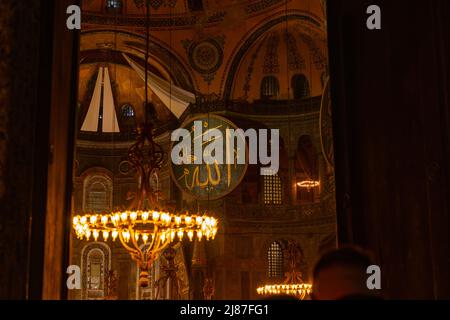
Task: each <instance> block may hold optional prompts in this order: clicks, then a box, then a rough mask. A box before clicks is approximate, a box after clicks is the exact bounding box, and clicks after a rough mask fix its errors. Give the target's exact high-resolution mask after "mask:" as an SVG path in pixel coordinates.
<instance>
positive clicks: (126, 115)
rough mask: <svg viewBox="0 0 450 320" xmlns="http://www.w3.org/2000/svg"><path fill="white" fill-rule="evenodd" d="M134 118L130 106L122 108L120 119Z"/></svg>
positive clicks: (132, 109)
mask: <svg viewBox="0 0 450 320" xmlns="http://www.w3.org/2000/svg"><path fill="white" fill-rule="evenodd" d="M134 116H135V113H134V108H133V106H132V105H131V104H126V105H124V106H123V107H122V117H124V118H133V117H134Z"/></svg>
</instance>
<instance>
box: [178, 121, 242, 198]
mask: <svg viewBox="0 0 450 320" xmlns="http://www.w3.org/2000/svg"><path fill="white" fill-rule="evenodd" d="M181 128H182V129H186V130H187V131H186V132H189V135H187V136H183V137H180V140H178V141H175V142H172V145H171V150H172V151H171V158H172V159H171V161H170V165H169V167H170V173H171V176H172V179H173V181H174V182H175V184H176V185H177V186H178V188H180V189H181V190H182V191H183V192H185V193H187V194H189V195H191V196H193V197H194V198H196V199H197V200H215V199H219V198H222V197H224V196H226V195H227V194H229V193H230V192H232V191H233V190H234V189H236V187H237V186H238V185H239V184H240V183H241V181H242V179H243V178H244V175H245V173H246V171H247V166H248V164H247V157H248V155H247V145H246V143H245V138H244V137H243V136H242V135H236V137H235V138H234V143H231V134H232V133H233V131H232V130H237V129H238V128H237V127H236V125H235V124H233V123H232V122H231V121H230V120H228V119H226V118H223V117H220V116H216V115H200V116H196V117H194V118H191V119H189V120H187V121H186V122H185V123H184V124H183V125H182V126H181ZM183 145H184V146H190V148H188V149H182V146H183ZM232 146H233V147H232ZM189 149H190V150H189ZM185 150H188V151H187V154H184V151H185ZM196 150H197V152H196ZM220 150H221V151H220ZM199 151H200V152H199ZM172 153H173V154H172ZM174 156H175V157H177V158H178V159H180V158H183V159H184V161H183V162H182V163H180V164H176V161H174V160H176V159H174ZM178 161H180V160H178ZM189 162H190V163H189Z"/></svg>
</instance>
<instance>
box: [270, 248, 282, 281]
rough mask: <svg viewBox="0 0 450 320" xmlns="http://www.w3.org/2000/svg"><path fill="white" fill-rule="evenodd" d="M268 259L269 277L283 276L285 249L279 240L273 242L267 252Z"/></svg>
mask: <svg viewBox="0 0 450 320" xmlns="http://www.w3.org/2000/svg"><path fill="white" fill-rule="evenodd" d="M267 260H268V263H269V269H268V274H267V275H268V276H269V278H282V277H283V250H282V248H281V245H280V243H279V242H278V241H275V242H272V244H271V245H270V247H269V251H268V252H267Z"/></svg>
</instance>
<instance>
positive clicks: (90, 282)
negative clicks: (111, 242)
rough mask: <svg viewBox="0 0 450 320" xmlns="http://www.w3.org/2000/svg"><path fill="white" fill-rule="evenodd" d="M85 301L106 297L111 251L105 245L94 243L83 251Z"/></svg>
mask: <svg viewBox="0 0 450 320" xmlns="http://www.w3.org/2000/svg"><path fill="white" fill-rule="evenodd" d="M81 259H82V277H83V279H82V286H83V299H88V300H96V299H102V298H104V296H105V291H106V290H105V289H106V288H105V278H106V275H107V274H108V271H109V267H110V259H111V250H110V249H109V247H108V245H106V244H103V243H92V244H88V245H87V246H85V247H84V248H83V250H82V258H81Z"/></svg>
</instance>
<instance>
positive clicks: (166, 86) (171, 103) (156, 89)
mask: <svg viewBox="0 0 450 320" xmlns="http://www.w3.org/2000/svg"><path fill="white" fill-rule="evenodd" d="M122 55H123V57H124V58H125V60H127V62H128V64H129V65H130V67H131V68H132V69H133V70H134V71H136V73H137V74H138V75H139V77H141V79H142V80H144V81H145V69H144V68H142V67H141V66H140V65H138V64H137V63H135V62H134V61H133V60H131V59H130V58H129V57H128V56H127V55H126V54H125V53H122ZM148 80H149V81H148V86H149V88H150V89H151V90H152V91H153V93H155V94H156V95H157V96H158V98H159V99H160V100H161V101H162V102H163V103H164V105H165V106H166V107H167V108H168V109H169V110H170V111H171V112H172V113H173V114H174V115H175V116H176V117H177V118H180V117H181V115H182V114H183V113H184V111H185V110H186V109H187V107H188V106H189V104H190V103H194V102H195V94H193V93H191V92H189V91H186V90H184V89H182V88H180V87H177V86H175V85H173V84H172V82H168V81H166V80H164V79H161V78H160V77H158V76H157V75H155V74H153V73H152V72H150V71H148Z"/></svg>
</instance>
